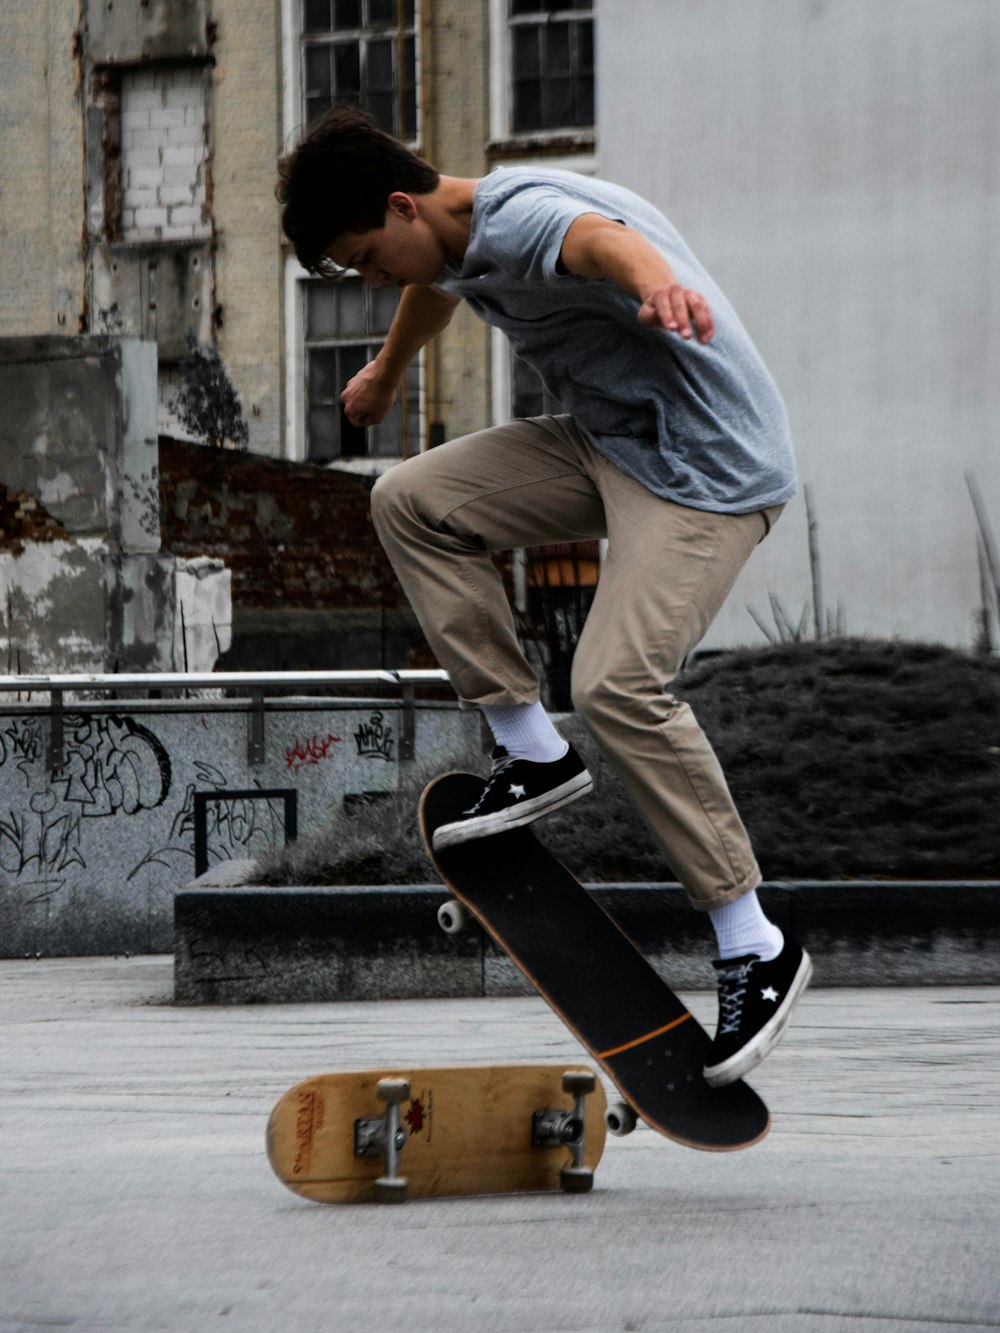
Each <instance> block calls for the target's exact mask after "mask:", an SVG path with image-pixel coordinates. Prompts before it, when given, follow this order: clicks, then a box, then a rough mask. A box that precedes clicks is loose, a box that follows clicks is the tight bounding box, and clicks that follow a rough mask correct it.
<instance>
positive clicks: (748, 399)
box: [436, 167, 795, 514]
mask: <svg viewBox="0 0 1000 1333" xmlns="http://www.w3.org/2000/svg"><path fill="white" fill-rule="evenodd" d="M585 213H599V214H601V215H603V216H604V217H608V218H612V219H615V220H617V221H621V222H624V223H625V224H626V225H627V226H629V227H632V228H634V229H635V230H636V231H639V232H641V233H642V234H643V235H644V236H645V237H646V238H647V239H648V240H650V241H652V242H653V244H654V245H655V246H656V247H657V248H658V249H659V250H660V251H661V252H662V253H663V255H664V256H665V257H666V259H667V260H668V262H669V263H670V265H671V267H672V268H673V270H674V272H675V273H676V274H677V277H678V278H679V280H680V282H681V283H682V284H683V285H684V286H685V287H693V288H694V289H695V290H697V291H700V292H701V293H702V294H703V295H704V296H705V297H706V298H707V299H708V302H709V305H710V306H711V308H712V313H713V315H714V318H715V337H714V338H713V339H712V341H711V342H710V343H707V344H702V343H699V342H698V341H697V339H696V337H695V336H692V338H691V339H690V340H685V339H683V338H681V337H680V336H679V334H676V333H666V332H664V331H663V330H659V329H647V328H644V327H643V325H641V324H640V323H639V321H638V319H637V318H636V312H637V311H638V309H639V302H638V300H637V299H636V298H635V297H633V296H631V295H629V294H628V293H626V292H624V291H622V289H621V288H619V287H617V286H616V285H615V284H614V283H612V282H609V281H601V280H597V279H593V278H583V277H579V276H578V275H576V274H572V273H567V272H566V271H565V270H564V269H562V268H561V267H560V265H559V263H558V260H559V254H560V251H561V249H562V244H563V240H564V238H565V235H566V232H567V230H568V229H569V226H570V224H571V223H572V222H573V221H574V220H575V219H576V218H578V217H580V216H581V215H582V214H585ZM436 285H437V286H438V287H440V288H441V289H442V290H443V291H447V292H450V293H452V294H454V295H456V296H461V297H464V298H465V300H466V301H468V303H469V304H470V305H471V306H472V308H473V310H475V311H476V313H477V314H478V315H479V316H480V318H481V319H483V320H485V321H486V323H487V324H492V325H495V326H496V327H497V328H499V329H502V330H503V332H504V333H505V334H506V335H507V337H508V338H509V339H510V342H511V345H512V347H513V349H514V352H515V353H516V354H517V355H518V356H520V357H523V358H524V360H525V361H527V362H529V364H531V365H532V366H534V367H535V369H536V370H537V371H538V372H539V374H540V375H541V377H542V379H543V380H544V382H545V385H546V387H547V388H548V389H549V391H550V392H551V393H552V394H554V396H555V397H556V398H557V399H558V400H559V402H560V404H561V405H562V407H563V409H564V410H565V411H566V412H569V413H570V414H571V415H572V416H573V418H574V420H575V421H576V424H577V425H578V426H579V428H580V430H581V431H582V432H583V433H584V434H585V435H586V436H587V438H588V439H589V440H590V441H591V443H592V444H593V445H594V447H595V448H596V449H598V450H599V451H600V453H602V454H603V455H604V456H605V457H606V458H608V459H610V460H611V462H613V463H614V464H616V466H618V467H619V468H621V469H622V471H623V472H626V473H628V475H629V476H631V477H634V478H635V479H636V480H637V481H640V482H642V484H643V485H644V486H647V487H648V488H649V489H650V490H651V491H653V492H654V493H655V494H657V495H662V496H663V497H664V498H666V499H668V500H673V501H675V502H677V503H678V504H683V505H688V506H690V507H692V508H694V509H708V510H713V511H716V512H719V513H732V514H743V513H750V512H752V511H754V510H757V509H764V508H767V507H768V506H769V505H774V504H780V503H782V502H783V501H785V500H788V499H789V498H790V497H791V496H792V495H793V494H794V493H795V463H794V459H793V456H792V446H791V440H790V436H789V431H788V420H787V417H786V415H785V408H784V404H783V403H782V401H781V396H780V394H779V393H778V390H777V388H776V387H775V384H774V381H773V380H772V379H771V376H770V375H769V374H768V372H767V370H766V369H765V367H764V364H763V362H762V361H761V359H760V356H759V355H758V353H757V350H756V348H755V347H754V345H753V343H752V342H751V341H750V338H749V336H748V334H747V332H746V330H745V329H744V328H743V325H742V324H741V323H740V321H739V319H738V318H737V316H736V314H735V312H734V311H733V309H732V307H731V306H730V304H729V302H728V301H727V300H726V298H725V297H724V296H723V294H722V292H721V291H720V290H719V289H718V287H716V285H715V283H714V282H713V281H712V279H711V278H710V277H709V276H708V274H707V273H706V272H705V270H704V269H703V268H702V267H701V265H700V264H699V263H698V261H697V260H696V259H695V257H694V255H693V254H692V253H691V251H690V250H689V249H688V247H687V245H686V244H685V243H684V241H683V240H682V239H681V237H680V236H679V235H678V233H677V231H676V230H675V229H674V227H673V226H671V224H670V223H669V222H668V221H667V219H666V218H665V217H664V216H663V214H662V213H660V212H659V211H658V210H657V209H656V208H654V207H653V206H652V204H649V203H647V202H646V201H645V200H643V199H641V198H640V197H639V196H638V195H635V194H633V193H632V192H631V191H630V190H625V189H622V188H621V187H620V186H617V185H609V184H607V183H606V182H602V181H597V180H593V179H591V178H589V177H586V176H580V175H577V174H575V173H574V172H569V171H537V170H535V169H534V168H532V169H522V168H511V167H500V168H497V169H496V170H495V171H493V172H491V173H490V175H488V176H486V177H485V178H484V179H483V180H482V181H480V183H479V185H478V186H477V188H476V194H475V200H474V203H473V210H472V231H471V235H470V239H469V246H468V249H467V250H466V252H465V256H464V258H463V259H462V260H460V261H459V260H450V261H449V262H448V263H447V264H446V265H445V267H444V269H443V270H442V272H441V275H440V277H439V278H438V280H437V284H436Z"/></svg>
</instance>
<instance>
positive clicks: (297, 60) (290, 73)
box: [281, 0, 423, 148]
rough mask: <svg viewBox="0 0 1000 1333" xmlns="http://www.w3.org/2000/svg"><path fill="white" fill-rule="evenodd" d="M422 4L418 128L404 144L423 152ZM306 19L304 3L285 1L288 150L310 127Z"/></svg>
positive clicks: (417, 3)
mask: <svg viewBox="0 0 1000 1333" xmlns="http://www.w3.org/2000/svg"><path fill="white" fill-rule="evenodd" d="M421 3H422V0H414V24H413V40H414V57H413V60H414V68H413V93H414V99H415V103H416V122H417V123H416V125H415V126H413V128H412V132H411V129H410V127H409V126H407V127H406V130H407V137H406V139H405V140H404V142H405V143H406V144H407V145H408V146H409V147H410V148H419V145H420V143H421V135H422V133H423V107H422V97H421V83H422V80H421V61H422V53H421V29H422V22H421V13H420V9H421ZM304 25H305V15H304V11H303V0H281V66H282V70H281V73H282V98H281V101H282V116H281V119H282V129H283V132H284V133H283V137H284V141H285V144H286V146H290V144H291V141H292V139H293V138H294V136H295V135H296V134H297V132H298V130H299V129H300V128H301V127H304V126H305V125H306V123H307V122H306V108H305V94H304V81H303V66H304V62H305V31H304Z"/></svg>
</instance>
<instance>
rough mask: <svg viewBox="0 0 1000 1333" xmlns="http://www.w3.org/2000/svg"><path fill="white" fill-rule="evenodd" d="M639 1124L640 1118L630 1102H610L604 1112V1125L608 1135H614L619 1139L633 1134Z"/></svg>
mask: <svg viewBox="0 0 1000 1333" xmlns="http://www.w3.org/2000/svg"><path fill="white" fill-rule="evenodd" d="M638 1123H639V1117H638V1116H637V1115H636V1113H635V1112H634V1111H633V1110H632V1108H631V1106H629V1104H628V1102H610V1103H609V1104H608V1109H607V1110H606V1111H605V1112H604V1124H605V1126H606V1127H607V1131H608V1133H609V1134H614V1136H615V1137H616V1138H619V1139H621V1138H624V1137H625V1135H626V1134H631V1133H632V1131H633V1130H634V1129H635V1127H636V1125H637V1124H638Z"/></svg>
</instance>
